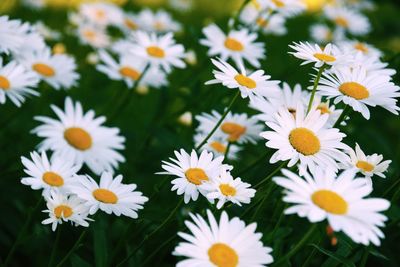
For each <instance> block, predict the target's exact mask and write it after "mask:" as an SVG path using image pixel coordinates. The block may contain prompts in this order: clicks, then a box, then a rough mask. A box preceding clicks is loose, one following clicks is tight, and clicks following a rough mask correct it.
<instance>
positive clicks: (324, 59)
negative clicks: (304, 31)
mask: <svg viewBox="0 0 400 267" xmlns="http://www.w3.org/2000/svg"><path fill="white" fill-rule="evenodd" d="M289 47H290V48H292V49H293V50H294V52H289V53H290V54H292V55H294V56H295V57H297V58H299V59H302V60H304V62H303V63H301V65H305V64H309V63H314V66H315V67H317V68H319V67H322V66H323V65H324V64H326V65H330V66H337V65H343V64H345V63H347V62H348V59H347V57H346V55H344V54H343V52H342V51H340V50H339V48H338V47H337V46H335V45H334V44H330V43H329V44H327V45H326V46H325V47H324V48H321V47H320V46H319V45H317V44H310V43H308V42H299V43H294V44H293V45H289Z"/></svg>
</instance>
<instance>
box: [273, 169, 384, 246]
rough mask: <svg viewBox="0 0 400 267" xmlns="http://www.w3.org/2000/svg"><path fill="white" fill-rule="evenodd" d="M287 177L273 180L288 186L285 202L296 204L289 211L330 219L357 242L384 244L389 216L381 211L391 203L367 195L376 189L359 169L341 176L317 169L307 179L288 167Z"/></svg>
mask: <svg viewBox="0 0 400 267" xmlns="http://www.w3.org/2000/svg"><path fill="white" fill-rule="evenodd" d="M282 173H283V175H284V176H285V177H275V178H273V181H274V182H275V183H277V184H278V185H280V186H282V187H284V188H285V189H286V190H285V197H284V198H283V201H285V202H288V203H293V206H291V207H289V208H288V209H286V210H285V214H297V215H298V216H300V217H307V218H308V220H309V221H310V222H312V223H315V222H320V221H323V220H325V219H327V221H328V223H329V225H330V226H331V227H332V229H333V230H334V231H343V232H344V233H345V234H346V235H348V236H349V237H350V238H351V239H352V240H353V241H354V242H356V243H360V244H363V245H366V246H367V245H369V244H370V243H373V244H374V245H376V246H379V245H380V240H379V238H384V234H383V233H382V231H381V230H380V229H379V228H378V227H382V226H384V222H385V221H386V220H387V217H386V216H384V215H383V214H381V213H379V212H382V211H385V210H387V209H388V208H389V206H390V202H389V201H387V200H386V199H382V198H365V197H366V196H368V195H369V194H370V193H371V191H372V188H371V187H370V186H369V185H367V184H365V182H364V179H359V178H355V171H353V170H347V171H344V172H343V173H341V174H340V175H339V176H338V177H337V176H336V174H335V173H334V172H332V171H329V170H323V169H319V168H318V169H317V170H316V171H315V173H314V174H313V175H312V176H311V175H309V174H308V173H305V174H304V178H305V180H304V179H303V178H301V177H300V176H298V175H296V174H295V173H292V172H290V171H288V170H282Z"/></svg>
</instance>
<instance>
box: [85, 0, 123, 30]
mask: <svg viewBox="0 0 400 267" xmlns="http://www.w3.org/2000/svg"><path fill="white" fill-rule="evenodd" d="M79 15H80V16H81V17H82V19H83V20H84V21H85V22H86V23H90V24H92V25H96V26H98V27H106V26H109V25H114V26H118V25H120V24H121V23H122V22H123V12H122V10H121V9H120V8H119V7H118V6H116V5H113V4H110V3H83V4H81V5H80V6H79Z"/></svg>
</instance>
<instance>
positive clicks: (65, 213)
mask: <svg viewBox="0 0 400 267" xmlns="http://www.w3.org/2000/svg"><path fill="white" fill-rule="evenodd" d="M46 202H47V203H46V205H47V210H44V211H43V212H45V213H48V214H49V218H47V219H45V220H43V221H42V224H51V229H52V230H53V231H55V230H56V229H57V225H58V224H62V223H63V222H71V224H72V225H75V226H79V225H80V226H84V227H88V226H89V223H88V222H87V221H92V220H91V219H90V218H88V217H87V216H88V208H87V207H86V206H85V204H84V203H83V201H82V199H80V198H78V197H77V196H67V195H65V194H62V193H60V192H56V191H50V195H49V197H47V198H46Z"/></svg>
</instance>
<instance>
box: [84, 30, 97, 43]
mask: <svg viewBox="0 0 400 267" xmlns="http://www.w3.org/2000/svg"><path fill="white" fill-rule="evenodd" d="M96 35H97V34H96V32H95V31H92V30H85V31H84V32H83V36H84V37H85V38H86V39H88V40H89V41H91V40H94V39H95V38H96Z"/></svg>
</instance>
